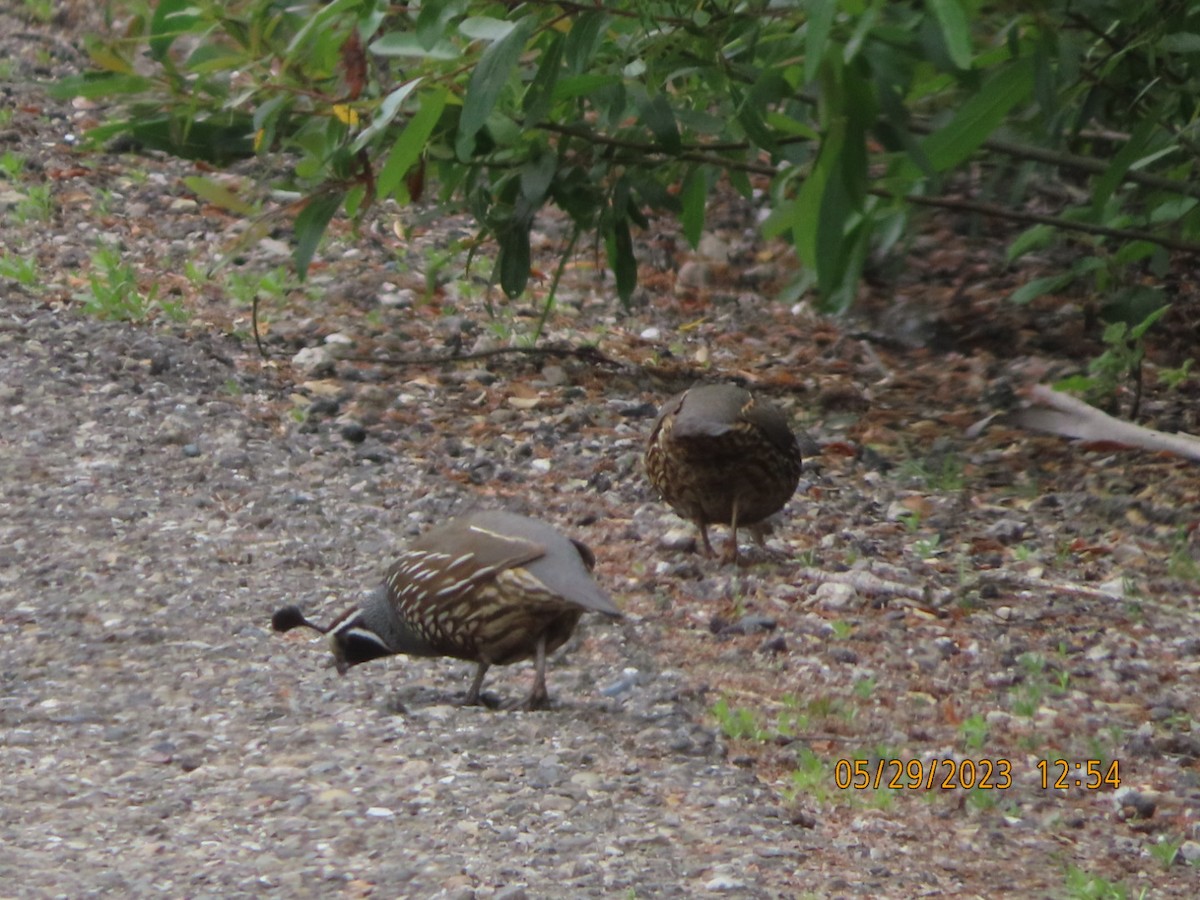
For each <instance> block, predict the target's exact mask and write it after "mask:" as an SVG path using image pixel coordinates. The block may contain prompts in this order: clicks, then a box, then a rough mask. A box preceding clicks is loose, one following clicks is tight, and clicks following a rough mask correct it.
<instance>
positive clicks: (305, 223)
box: [292, 191, 345, 281]
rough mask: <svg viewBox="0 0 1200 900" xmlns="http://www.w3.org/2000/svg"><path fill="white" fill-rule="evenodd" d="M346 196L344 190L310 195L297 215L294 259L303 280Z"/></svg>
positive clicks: (297, 272) (297, 271) (298, 273)
mask: <svg viewBox="0 0 1200 900" xmlns="http://www.w3.org/2000/svg"><path fill="white" fill-rule="evenodd" d="M343 197H345V192H343V191H329V192H327V193H324V194H317V195H316V196H314V197H310V198H309V201H308V202H307V203H306V204H304V209H302V210H300V214H299V215H298V216H296V224H295V232H296V249H295V250H293V251H292V260H293V261H294V262H295V264H296V274H297V275H299V276H300V280H301V281H303V280H304V278H305V276H306V275H307V274H308V266H309V263H311V262H312V258H313V254H315V253H316V252H317V247H318V246H319V245H320V243H321V238H322V237H323V236H324V234H325V229H326V228H328V227H329V220H330V219H332V218H333V216H334V213H336V212H337V211H338V207H340V206H341V205H342V199H343Z"/></svg>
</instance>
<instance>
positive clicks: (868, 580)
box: [795, 568, 943, 606]
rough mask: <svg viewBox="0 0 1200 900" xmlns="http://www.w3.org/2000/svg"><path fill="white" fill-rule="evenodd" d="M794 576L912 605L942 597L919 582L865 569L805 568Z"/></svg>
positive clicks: (814, 582) (934, 600) (922, 603)
mask: <svg viewBox="0 0 1200 900" xmlns="http://www.w3.org/2000/svg"><path fill="white" fill-rule="evenodd" d="M795 577H796V578H801V579H804V580H805V581H810V582H812V583H813V584H817V585H821V584H826V583H833V584H845V585H849V586H850V587H852V588H854V590H855V591H856V592H857V593H859V594H864V595H868V596H875V597H897V598H899V599H901V600H909V601H912V602H913V604H914V605H917V606H924V605H926V604H928V603H930V602H931V601H932V602H934V603H935V604H936V603H937V601H938V600H940V599H943V598H941V597H940V596H934V593H936V594H939V595H940V593H941V592H931V590H930V588H929V587H928V586H926V585H920V584H904V583H903V582H900V581H893V580H890V579H887V578H880V577H879V576H878V575H876V574H875V573H874V572H868V571H866V570H865V569H851V570H850V571H848V572H827V571H825V570H824V569H815V568H805V569H801V570H800V571H799V572H797V573H796V576H795Z"/></svg>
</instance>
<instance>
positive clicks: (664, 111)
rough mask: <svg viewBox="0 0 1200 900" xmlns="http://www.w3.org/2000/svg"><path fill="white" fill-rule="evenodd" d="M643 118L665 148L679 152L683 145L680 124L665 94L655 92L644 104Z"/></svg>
mask: <svg viewBox="0 0 1200 900" xmlns="http://www.w3.org/2000/svg"><path fill="white" fill-rule="evenodd" d="M641 118H642V122H644V123H645V125H646V127H647V128H649V129H650V133H651V134H653V135H654V138H655V140H657V141H658V142H659V143H660V144H661V145H662V147H663V150H665V151H666V152H667V153H671V154H675V153H678V152H679V150H680V148H681V146H682V143H681V141H680V139H679V125H678V123H677V122H676V121H675V113H674V112H673V111H672V110H671V104H670V103H669V102H668V100H667V98H666V96H665V95H664V94H655V95H654V96H653V97H650V98H648V99H647V101H646V102H645V103H643V104H642V110H641Z"/></svg>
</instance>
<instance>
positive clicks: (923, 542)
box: [913, 534, 942, 559]
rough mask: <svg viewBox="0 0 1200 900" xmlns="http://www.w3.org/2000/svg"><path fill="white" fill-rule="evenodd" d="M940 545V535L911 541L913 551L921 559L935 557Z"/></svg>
mask: <svg viewBox="0 0 1200 900" xmlns="http://www.w3.org/2000/svg"><path fill="white" fill-rule="evenodd" d="M941 543H942V536H941V535H940V534H932V535H930V536H929V537H927V538H921V539H920V540H918V541H913V551H914V552H915V553H916V554H917V556H918V557H920V558H921V559H929V558H930V557H931V556H937V552H938V548H939V547H940V546H941Z"/></svg>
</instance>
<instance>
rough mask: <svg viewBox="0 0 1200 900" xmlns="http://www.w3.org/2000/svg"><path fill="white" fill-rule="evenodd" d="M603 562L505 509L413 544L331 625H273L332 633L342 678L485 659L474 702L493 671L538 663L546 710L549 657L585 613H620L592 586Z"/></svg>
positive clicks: (281, 615)
mask: <svg viewBox="0 0 1200 900" xmlns="http://www.w3.org/2000/svg"><path fill="white" fill-rule="evenodd" d="M595 562H596V559H595V557H594V556H593V555H592V551H591V550H589V549H588V548H587V546H585V545H584V544H582V543H580V542H578V541H575V540H571V539H569V538H566V537H564V536H563V535H561V534H559V532H558V531H556V530H555V529H554V528H552V527H551V526H549V525H547V524H546V523H544V522H539V521H536V520H534V519H528V518H525V517H524V516H518V515H514V514H512V513H506V512H475V513H471V514H469V515H466V516H462V517H461V518H458V519H454V520H452V521H450V522H448V523H447V524H445V525H443V526H441V527H440V528H435V529H433V530H432V531H429V532H427V533H425V534H423V535H422V536H421V537H419V538H418V539H416V540H415V541H413V542H412V543H411V544H410V545H409V547H408V549H407V550H405V551H404V552H403V553H401V554H400V556H399V558H398V559H397V560H396V562H395V563H394V564H393V565H392V567H391V568H390V569H389V570H388V573H387V578H386V579H385V581H384V583H383V584H382V585H380V587H379V588H378V589H377V590H376V591H375V592H374V593H373V594H372V595H371V596H370V598H369V599H368V600H367V601H366V602H365V603H364V604H363V605H362V606H360V607H355V608H352V609H349V610H347V611H346V612H344V613H343V614H342V615H340V616H338V617H337V618H336V619H334V620H333V622H332V623H331V624H330V625H329V627H328V628H321V627H319V626H317V625H314V624H313V623H312V622H309V621H308V620H307V619H306V618H304V616H303V615H302V614H301V612H300V610H299V609H297V608H296V607H295V606H285V607H284V608H282V609H280V610H278V611H276V613H275V615H274V616H273V617H272V619H271V625H272V627H273V628H274V629H275V630H276V631H288V630H290V629H292V628H295V627H297V626H299V625H305V626H307V627H309V628H313V629H316V630H317V631H320V632H322V633H325V634H328V635H329V646H330V649H331V650H332V651H333V658H334V664H335V665H336V666H337V670H338V672H339V673H340V674H345V673H346V670H347V669H349V668H350V667H351V666H356V665H358V664H359V663H363V662H367V661H368V660H372V659H377V658H379V657H381V656H392V655H394V654H397V653H405V654H408V655H410V656H450V657H453V658H455V659H465V660H470V661H472V662H475V663H478V668H477V669H476V671H475V680H474V681H473V682H471V689H470V690H469V691H468V692H467V698H466V704H467V705H469V706H470V705H476V704H478V703H479V690H480V687H481V686H482V685H483V676H484V674H485V673H486V672H487V670H488V667H489V666H492V665H501V666H502V665H507V664H508V663H514V662H519V661H520V660H523V659H529V658H531V657H532V658H534V659H536V661H537V674H536V676H535V678H534V682H533V690H532V692H531V693H530V694H529V698H528V700H527V701H526V703H525V706H526V708H527V709H541V708H545V707H546V706H547V705H548V703H549V697H548V695H547V693H546V655H547V654H549V653H552V652H554V651H555V650H557V649H558V648H559V647H561V646H562V645H563V644H564V643H566V641H567V638H569V637H570V636H571V632H573V631H574V630H575V625H576V623H577V622H578V621H579V617H580V616H581V615H583V613H585V612H589V611H590V612H599V613H603V614H604V615H606V616H613V617H616V616H619V615H621V613H620V611H619V610H618V609H617V607H616V606H615V605H614V604H613V602H612V600H611V599H610V598H609V596H608V595H607V594H606V593H605V592H604V591H602V590H601V589H600V588H599V587H597V586H596V583H595V582H594V581H592V578H591V570H592V568H593V567H594V566H595Z"/></svg>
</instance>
